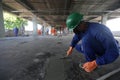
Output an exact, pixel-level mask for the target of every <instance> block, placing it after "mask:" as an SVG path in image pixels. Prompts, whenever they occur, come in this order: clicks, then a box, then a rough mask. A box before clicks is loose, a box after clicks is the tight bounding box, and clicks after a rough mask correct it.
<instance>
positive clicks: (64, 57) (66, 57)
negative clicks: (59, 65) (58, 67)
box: [60, 55, 70, 59]
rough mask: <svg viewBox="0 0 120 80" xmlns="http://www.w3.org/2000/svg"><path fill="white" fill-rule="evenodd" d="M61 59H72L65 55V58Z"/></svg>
mask: <svg viewBox="0 0 120 80" xmlns="http://www.w3.org/2000/svg"><path fill="white" fill-rule="evenodd" d="M60 59H70V57H69V56H67V55H65V56H63V57H61V58H60Z"/></svg>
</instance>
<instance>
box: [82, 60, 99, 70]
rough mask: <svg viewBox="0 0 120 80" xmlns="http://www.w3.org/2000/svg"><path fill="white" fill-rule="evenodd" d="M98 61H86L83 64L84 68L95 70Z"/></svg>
mask: <svg viewBox="0 0 120 80" xmlns="http://www.w3.org/2000/svg"><path fill="white" fill-rule="evenodd" d="M97 66H98V65H97V63H96V61H95V60H94V61H91V62H86V63H84V64H83V67H82V68H83V69H84V70H85V71H86V72H91V71H93V70H94V69H95V68H96V67H97Z"/></svg>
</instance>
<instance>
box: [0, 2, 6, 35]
mask: <svg viewBox="0 0 120 80" xmlns="http://www.w3.org/2000/svg"><path fill="white" fill-rule="evenodd" d="M4 36H5V28H4V19H3V9H2V0H0V37H4Z"/></svg>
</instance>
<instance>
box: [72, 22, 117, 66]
mask: <svg viewBox="0 0 120 80" xmlns="http://www.w3.org/2000/svg"><path fill="white" fill-rule="evenodd" d="M87 26H88V29H87V30H86V31H85V32H80V33H79V34H75V35H74V37H73V39H72V41H71V45H70V46H72V47H73V48H74V47H75V48H76V50H77V51H79V52H81V53H83V54H84V55H85V58H86V61H87V62H88V61H93V60H96V63H97V64H98V65H104V64H108V63H111V62H113V61H115V60H116V59H117V58H118V56H119V49H118V43H117V41H116V40H115V39H114V37H113V35H112V33H111V31H110V30H109V29H108V28H107V27H106V26H105V25H102V24H99V23H92V22H87ZM80 40H81V43H79V44H78V42H79V41H80Z"/></svg>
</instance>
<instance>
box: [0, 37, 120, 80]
mask: <svg viewBox="0 0 120 80" xmlns="http://www.w3.org/2000/svg"><path fill="white" fill-rule="evenodd" d="M71 39H72V35H69V36H63V37H52V36H45V37H40V36H39V37H13V38H2V39H0V80H96V79H97V78H99V77H100V76H103V75H104V74H107V73H109V72H111V71H112V70H115V69H117V68H119V67H120V65H119V64H120V58H118V59H117V60H116V61H115V62H114V63H112V64H108V65H104V66H100V67H98V68H97V69H96V70H95V71H93V72H91V73H86V72H85V71H84V70H82V69H80V68H79V67H78V64H79V63H80V62H84V61H85V60H84V57H83V55H82V54H80V53H78V52H77V51H76V50H74V51H73V54H72V55H71V56H70V57H69V58H68V59H61V57H63V56H64V55H65V54H66V51H67V49H68V46H69V43H70V41H71ZM117 39H119V41H120V38H117Z"/></svg>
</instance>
